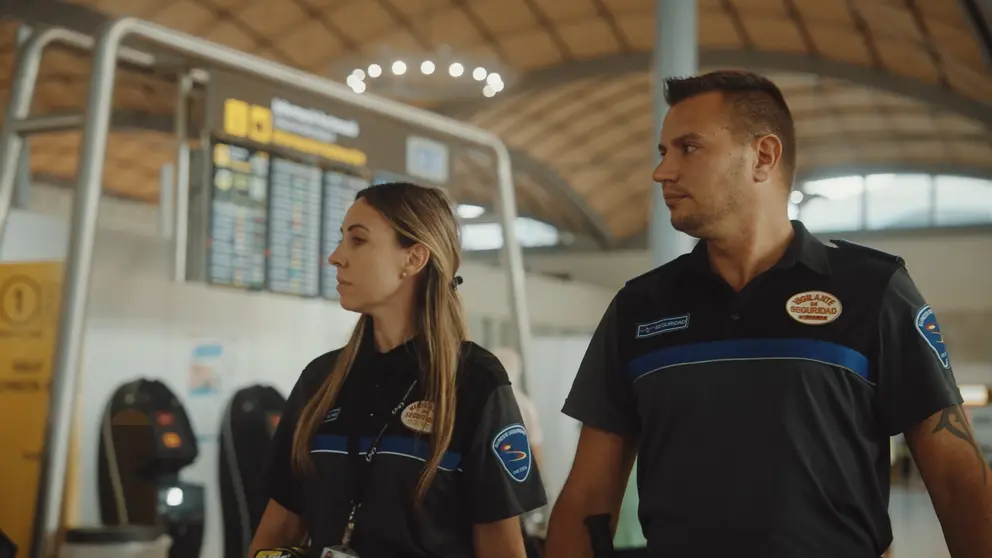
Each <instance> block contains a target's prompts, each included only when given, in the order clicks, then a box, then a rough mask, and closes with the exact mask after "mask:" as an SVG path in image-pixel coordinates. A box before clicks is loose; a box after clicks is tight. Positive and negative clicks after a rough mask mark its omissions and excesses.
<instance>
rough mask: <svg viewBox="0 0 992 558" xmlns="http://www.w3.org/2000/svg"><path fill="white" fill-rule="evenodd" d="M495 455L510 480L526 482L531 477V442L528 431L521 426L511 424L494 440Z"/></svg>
mask: <svg viewBox="0 0 992 558" xmlns="http://www.w3.org/2000/svg"><path fill="white" fill-rule="evenodd" d="M492 447H493V453H495V454H496V457H498V458H499V462H500V463H501V464H502V465H503V469H505V470H506V473H507V474H508V475H510V478H511V479H513V480H515V481H517V482H524V481H525V480H527V477H529V476H530V467H531V456H530V440H529V439H528V438H527V429H526V428H524V427H523V425H521V424H511V425H510V426H507V427H506V428H504V429H503V430H500V431H499V433H498V434H496V436H495V437H494V438H493V445H492Z"/></svg>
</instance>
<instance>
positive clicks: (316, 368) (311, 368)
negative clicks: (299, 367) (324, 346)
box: [297, 349, 341, 388]
mask: <svg viewBox="0 0 992 558" xmlns="http://www.w3.org/2000/svg"><path fill="white" fill-rule="evenodd" d="M340 354H341V349H335V350H333V351H329V352H326V353H324V354H322V355H320V356H318V357H317V358H315V359H313V360H311V361H310V363H309V364H307V365H306V366H305V367H303V372H301V373H300V379H299V381H298V382H297V383H299V384H303V385H305V386H307V387H309V388H315V387H316V386H318V385H320V384H321V383H323V381H324V379H325V378H327V376H328V375H329V374H330V373H331V370H332V369H333V368H334V363H335V362H337V360H338V355H340Z"/></svg>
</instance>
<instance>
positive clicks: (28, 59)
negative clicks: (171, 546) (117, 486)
mask: <svg viewBox="0 0 992 558" xmlns="http://www.w3.org/2000/svg"><path fill="white" fill-rule="evenodd" d="M129 36H136V37H139V38H141V39H142V40H144V41H145V42H147V43H151V44H154V45H156V46H158V47H161V48H162V49H163V50H167V51H171V52H172V53H175V54H178V55H180V57H183V58H186V59H188V60H189V61H191V62H192V63H194V64H199V65H201V66H202V67H203V68H206V69H207V70H209V69H211V68H218V69H227V70H233V71H237V72H241V73H244V74H248V75H251V76H255V77H258V78H260V79H265V80H267V81H269V82H275V83H278V84H280V85H281V86H283V87H285V88H287V89H295V90H299V91H304V92H307V93H311V94H314V95H318V96H321V97H324V98H328V99H333V100H336V101H340V102H343V103H347V104H350V105H353V106H357V107H359V108H363V109H366V110H369V111H373V112H377V113H379V114H382V115H386V116H389V117H392V118H395V119H397V120H400V121H403V122H407V123H410V124H414V125H416V126H421V127H424V128H428V129H431V130H434V131H437V132H440V133H442V134H446V135H450V136H454V137H457V138H460V139H462V140H465V141H468V142H471V143H474V144H477V145H481V146H486V147H489V148H491V149H493V151H494V152H495V154H496V156H497V178H498V184H499V197H498V203H497V204H496V210H497V213H498V214H499V217H500V220H501V223H502V226H503V237H504V242H503V254H504V257H505V260H504V264H505V267H506V270H507V275H508V279H509V294H510V301H511V304H512V313H513V318H514V321H515V325H516V329H517V340H518V349H519V350H520V354H521V357H522V358H523V359H525V360H524V363H525V364H526V359H527V358H528V354H529V351H528V348H529V345H530V320H529V316H528V311H527V301H526V296H525V291H524V268H523V255H522V253H521V249H520V243H519V241H518V239H517V234H516V228H515V223H516V219H517V212H516V199H515V193H514V188H513V175H512V169H511V164H510V155H509V152H508V150H507V148H506V146H505V145H504V144H503V142H502V141H501V140H500V139H499V138H498V137H497V136H495V135H494V134H491V133H489V132H486V131H484V130H481V129H478V128H475V127H472V126H469V125H467V124H465V123H462V122H458V121H455V120H452V119H449V118H446V117H443V116H440V115H437V114H434V113H431V112H429V111H425V110H420V109H415V108H413V107H410V106H407V105H404V104H401V103H397V102H392V101H388V100H385V99H381V98H377V97H375V96H373V95H368V94H363V95H357V94H355V93H354V92H352V91H351V89H349V88H348V87H346V86H345V85H342V84H339V83H336V82H332V81H330V80H327V79H323V78H320V77H317V76H314V75H312V74H308V73H305V72H302V71H299V70H295V69H293V68H290V67H287V66H283V65H281V64H277V63H275V62H271V61H268V60H265V59H263V58H259V57H257V56H253V55H250V54H247V53H244V52H239V51H237V50H234V49H231V48H228V47H224V46H221V45H218V44H215V43H211V42H209V41H206V40H203V39H200V38H198V37H194V36H192V35H188V34H185V33H181V32H178V31H174V30H172V29H168V28H165V27H162V26H160V25H156V24H153V23H149V22H146V21H141V20H138V19H133V18H126V19H119V20H116V21H113V22H110V23H109V24H108V25H107V26H105V27H104V28H103V30H102V32H101V33H100V35H99V37H98V38H97V40H96V41H95V42H94V41H92V40H91V39H88V38H85V37H83V38H81V37H80V35H79V34H78V33H75V32H72V31H69V30H65V29H57V28H53V29H45V30H42V31H37V32H35V33H34V34H33V36H32V37H31V38H30V39H29V40H28V41H27V42H26V43H25V44H24V47H23V48H22V49H21V50H20V52H19V53H18V60H17V72H16V74H15V76H14V80H13V90H12V92H11V97H10V101H9V106H8V110H7V115H6V119H5V120H4V122H3V128H2V131H0V238H2V236H3V233H4V229H5V227H6V224H7V216H8V213H9V210H10V205H11V199H12V196H13V191H14V185H15V178H16V174H17V166H18V160H19V158H20V154H21V152H22V150H23V149H24V141H25V136H26V135H28V134H30V133H39V132H45V131H51V130H55V129H65V127H66V126H78V125H79V124H82V125H83V136H82V142H81V146H80V156H79V169H78V173H77V184H76V191H75V196H74V200H73V210H72V223H71V229H70V237H69V253H68V258H67V262H66V266H65V283H64V286H63V294H62V308H61V315H60V321H59V330H58V337H57V344H56V350H55V360H54V366H53V369H52V379H51V402H50V405H49V411H48V421H47V426H46V429H47V430H46V436H45V451H44V453H43V459H42V466H41V478H40V483H39V486H40V488H39V496H38V506H37V512H36V528H35V533H34V538H33V543H32V549H33V551H32V554H33V555H35V556H48V555H49V554H50V553H51V549H52V546H53V543H54V537H53V536H52V535H54V534H55V532H56V530H57V529H58V521H59V512H60V509H61V503H62V497H63V490H64V481H65V468H66V463H67V457H68V448H69V438H70V423H71V420H72V416H71V410H72V409H73V408H74V397H75V393H76V382H77V379H78V376H79V362H80V358H81V355H82V347H83V332H84V326H85V321H86V311H87V300H88V293H89V281H90V272H91V269H92V262H93V247H94V242H95V236H96V223H97V216H98V210H99V201H100V196H101V187H102V183H103V175H104V160H105V157H106V151H107V139H108V135H109V128H110V119H111V109H112V107H111V103H112V100H113V89H114V77H115V73H116V69H117V65H118V61H119V60H128V59H129V58H130V59H134V60H137V59H143V60H144V61H145V62H146V63H147V62H148V61H149V55H147V54H144V53H141V52H139V51H135V50H133V49H129V48H127V47H124V46H122V45H121V41H122V40H123V39H125V38H126V37H129ZM55 43H61V44H67V45H72V46H76V47H77V48H84V49H85V48H91V45H94V44H95V51H94V60H93V65H92V75H91V76H90V84H89V93H88V97H87V105H86V111H85V115H84V116H83V118H82V121H80V120H78V119H73V118H72V117H71V116H69V117H63V116H60V117H36V118H31V117H30V114H29V113H30V107H31V100H32V97H33V95H34V91H35V86H36V83H37V80H38V71H39V66H40V64H41V57H42V53H43V51H44V50H45V48H47V47H48V46H50V45H52V44H55ZM190 76H191V74H184V75H182V76H180V87H179V100H178V102H177V111H178V112H180V114H179V115H178V116H184V115H183V114H182V113H183V111H184V110H185V109H184V108H183V107H184V106H185V103H184V101H185V95H186V94H187V93H188V91H189V87H190ZM185 123H186V118H185V117H183V118H177V124H176V127H177V129H176V132H177V159H178V160H177V168H176V177H175V179H176V186H177V187H176V191H175V194H176V196H177V200H176V201H177V204H176V205H177V207H176V215H175V218H176V225H177V227H176V230H175V234H174V242H175V248H176V255H175V257H176V261H175V262H174V275H175V278H176V280H178V281H183V280H185V263H186V260H185V258H186V246H185V242H186V230H187V221H186V218H187V214H186V205H185V204H186V203H188V196H189V182H188V175H189V172H188V164H189V163H188V149H185V148H184V146H185V142H186V129H185ZM180 252H181V254H180ZM525 369H526V366H525Z"/></svg>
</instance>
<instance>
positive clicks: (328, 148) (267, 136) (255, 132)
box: [215, 99, 368, 167]
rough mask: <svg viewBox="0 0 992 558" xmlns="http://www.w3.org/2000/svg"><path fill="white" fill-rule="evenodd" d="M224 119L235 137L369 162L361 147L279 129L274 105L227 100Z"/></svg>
mask: <svg viewBox="0 0 992 558" xmlns="http://www.w3.org/2000/svg"><path fill="white" fill-rule="evenodd" d="M223 121H224V128H223V131H224V133H225V134H227V135H228V136H231V137H234V138H247V139H249V140H251V141H254V142H257V143H261V144H264V145H275V146H278V147H283V148H286V149H291V150H293V151H298V152H300V153H305V154H307V155H316V156H318V157H323V158H324V159H328V160H330V161H337V162H340V163H344V164H346V165H351V166H355V167H363V166H365V165H366V163H368V155H366V154H365V152H364V151H361V150H360V149H355V148H351V147H344V146H341V145H338V144H336V143H325V142H322V141H318V140H315V139H313V138H309V137H306V136H302V135H299V134H296V133H293V132H290V131H287V130H280V129H277V128H276V127H275V124H274V122H273V119H272V110H271V109H269V108H268V107H263V106H259V105H253V104H251V103H248V102H246V101H242V100H241V99H225V100H224V117H223ZM215 163H216V161H215Z"/></svg>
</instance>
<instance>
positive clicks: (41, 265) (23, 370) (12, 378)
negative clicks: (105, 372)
mask: <svg viewBox="0 0 992 558" xmlns="http://www.w3.org/2000/svg"><path fill="white" fill-rule="evenodd" d="M61 282H62V264H61V262H29V263H0V440H3V446H4V447H3V451H0V503H2V505H0V527H2V529H3V530H4V532H5V533H6V534H7V536H8V537H10V538H11V539H12V540H13V541H14V543H15V544H17V546H18V552H17V555H18V556H28V555H29V553H30V552H31V549H30V548H29V546H30V541H31V529H32V526H33V523H34V518H35V504H36V502H35V500H36V497H37V494H38V475H39V474H40V465H41V462H40V458H41V452H42V450H43V449H44V442H45V440H44V435H45V420H46V417H47V413H48V402H49V393H50V389H49V386H50V381H51V375H52V357H53V352H54V349H55V339H56V335H57V331H58V320H59V304H60V303H59V300H60V297H61Z"/></svg>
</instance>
